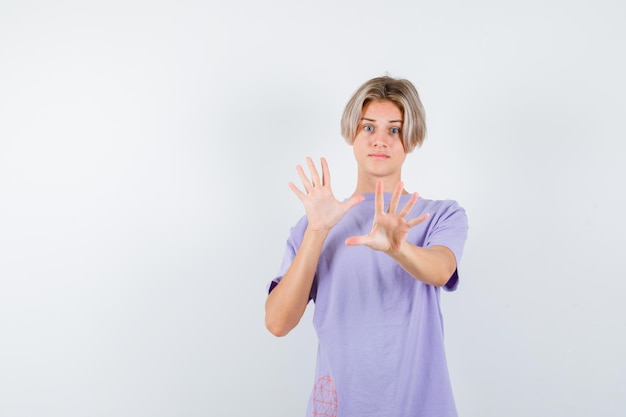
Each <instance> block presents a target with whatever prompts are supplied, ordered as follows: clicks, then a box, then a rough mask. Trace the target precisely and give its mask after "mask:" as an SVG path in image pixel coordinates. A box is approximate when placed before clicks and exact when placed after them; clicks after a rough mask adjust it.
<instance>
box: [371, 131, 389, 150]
mask: <svg viewBox="0 0 626 417" xmlns="http://www.w3.org/2000/svg"><path fill="white" fill-rule="evenodd" d="M372 139H373V142H372V145H373V146H375V147H387V145H389V138H388V137H387V134H386V133H385V132H381V131H378V132H376V134H374V135H373V137H372Z"/></svg>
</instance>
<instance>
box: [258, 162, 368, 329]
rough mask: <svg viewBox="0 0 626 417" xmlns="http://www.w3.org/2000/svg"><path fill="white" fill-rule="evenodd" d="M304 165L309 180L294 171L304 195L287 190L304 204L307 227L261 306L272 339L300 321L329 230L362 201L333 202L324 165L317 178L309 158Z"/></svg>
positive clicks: (359, 199)
mask: <svg viewBox="0 0 626 417" xmlns="http://www.w3.org/2000/svg"><path fill="white" fill-rule="evenodd" d="M307 164H308V166H309V169H310V171H311V179H310V180H309V179H308V178H307V176H306V175H305V173H304V170H303V169H302V167H300V166H298V167H297V170H298V175H299V176H300V179H301V180H302V184H303V186H304V189H305V192H302V191H300V190H299V189H298V188H297V187H296V186H295V185H293V184H292V183H289V187H290V188H291V190H292V191H293V192H294V193H295V194H296V196H297V197H298V198H299V199H300V201H302V203H303V204H304V208H305V210H306V215H307V220H308V225H307V228H306V230H305V232H304V237H303V239H302V243H301V244H300V247H299V248H298V251H297V253H296V256H295V258H294V259H293V261H292V263H291V265H290V266H289V269H287V272H286V273H285V275H284V276H283V277H282V279H281V281H280V283H279V284H278V285H277V286H276V287H275V288H274V289H273V290H272V292H271V293H270V294H269V296H268V297H267V301H266V302H265V326H266V327H267V329H268V330H269V331H270V332H271V333H272V334H274V335H276V336H284V335H286V334H287V333H289V332H290V331H291V330H292V329H293V328H294V327H296V325H297V324H298V322H299V321H300V319H301V318H302V315H303V314H304V311H305V309H306V305H307V303H308V302H309V294H310V293H311V285H312V284H313V277H314V276H315V271H316V269H317V263H318V261H319V257H320V254H321V253H322V248H323V246H324V242H325V241H326V237H327V236H328V233H329V232H330V229H332V228H333V227H334V226H335V225H336V224H337V223H338V222H339V220H341V218H342V217H343V216H344V215H345V214H346V213H347V212H348V210H350V209H351V208H352V207H353V206H355V205H356V204H358V203H360V202H361V201H363V197H362V196H354V197H352V198H350V199H349V200H347V201H345V202H340V201H337V199H335V197H334V195H333V193H332V190H331V188H330V172H329V170H328V164H327V163H326V160H325V159H324V158H322V177H321V178H320V177H319V174H318V173H317V170H316V168H315V165H314V164H313V161H312V160H311V158H307Z"/></svg>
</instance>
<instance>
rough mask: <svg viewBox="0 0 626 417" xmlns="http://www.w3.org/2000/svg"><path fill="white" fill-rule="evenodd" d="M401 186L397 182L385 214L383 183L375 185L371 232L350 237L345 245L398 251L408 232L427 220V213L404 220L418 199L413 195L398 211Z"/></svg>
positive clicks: (416, 195)
mask: <svg viewBox="0 0 626 417" xmlns="http://www.w3.org/2000/svg"><path fill="white" fill-rule="evenodd" d="M402 190H403V184H402V182H398V184H397V185H396V188H395V190H394V192H393V194H392V196H391V200H390V202H389V210H388V211H387V212H385V201H384V198H383V183H382V182H380V181H379V182H378V183H377V184H376V194H375V197H374V207H375V208H374V210H375V211H374V224H373V225H372V230H371V231H370V232H369V233H368V234H367V235H364V236H352V237H349V238H348V239H346V245H349V246H357V245H363V246H368V247H370V248H372V249H374V250H379V251H382V252H395V251H398V250H400V247H401V246H402V244H403V243H404V242H405V241H406V237H407V235H408V234H409V230H410V229H411V228H412V227H414V226H417V225H418V224H420V223H421V222H423V221H424V220H426V219H427V218H428V216H429V215H428V213H426V214H423V215H421V216H420V217H417V218H415V219H410V220H406V219H405V217H406V216H407V214H409V213H410V212H411V209H412V208H413V206H414V205H415V202H416V201H417V199H418V194H417V193H413V195H412V196H411V198H410V199H409V201H407V203H406V204H405V205H404V207H402V209H401V210H400V212H398V213H396V212H397V211H398V205H399V203H400V195H401V194H402Z"/></svg>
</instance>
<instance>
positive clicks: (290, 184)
mask: <svg viewBox="0 0 626 417" xmlns="http://www.w3.org/2000/svg"><path fill="white" fill-rule="evenodd" d="M288 185H289V188H291V191H293V192H294V194H295V195H296V196H297V197H298V198H299V199H300V201H304V199H305V198H306V194H304V193H303V192H302V191H300V189H299V188H298V187H296V186H295V185H294V183H292V182H290V183H289V184H288Z"/></svg>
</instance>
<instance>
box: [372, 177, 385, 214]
mask: <svg viewBox="0 0 626 417" xmlns="http://www.w3.org/2000/svg"><path fill="white" fill-rule="evenodd" d="M374 212H375V213H381V214H382V213H384V212H385V199H384V198H383V182H382V181H378V182H377V183H376V194H374Z"/></svg>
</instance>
